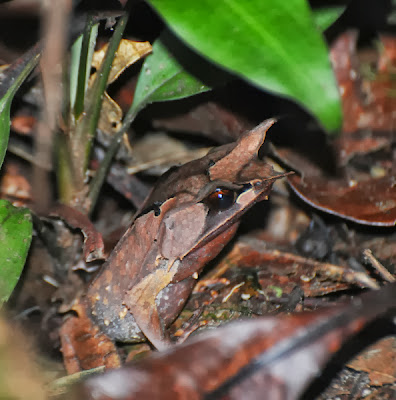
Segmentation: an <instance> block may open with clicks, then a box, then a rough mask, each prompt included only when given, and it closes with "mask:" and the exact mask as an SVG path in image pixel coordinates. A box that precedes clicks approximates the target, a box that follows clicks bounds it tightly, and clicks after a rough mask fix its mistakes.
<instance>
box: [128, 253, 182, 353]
mask: <svg viewBox="0 0 396 400" xmlns="http://www.w3.org/2000/svg"><path fill="white" fill-rule="evenodd" d="M169 262H170V261H169V260H160V261H159V265H158V269H156V270H155V271H153V272H152V273H150V274H148V275H146V276H145V277H144V278H143V279H142V280H141V281H140V282H139V283H137V284H136V285H134V286H133V287H131V288H130V289H128V290H127V293H126V296H125V300H124V305H125V306H126V307H127V308H128V310H129V311H130V312H131V313H132V315H133V317H134V319H135V321H136V323H137V324H138V326H139V328H140V329H141V330H142V332H143V333H144V335H145V336H146V338H147V339H148V340H149V341H150V342H151V343H152V344H153V345H154V346H155V347H156V348H157V349H158V350H164V349H166V348H167V347H169V345H170V339H169V335H168V334H167V333H166V326H165V324H164V321H163V318H161V316H160V312H159V310H158V307H157V302H156V299H157V296H158V294H159V293H160V292H161V291H162V290H163V289H165V288H166V287H167V286H168V285H169V283H170V282H171V281H172V280H173V277H174V275H175V273H176V271H177V266H175V265H174V264H175V263H176V264H178V263H180V261H179V260H176V261H174V262H172V264H173V266H171V267H170V268H169V269H168V265H169ZM161 265H162V266H161Z"/></svg>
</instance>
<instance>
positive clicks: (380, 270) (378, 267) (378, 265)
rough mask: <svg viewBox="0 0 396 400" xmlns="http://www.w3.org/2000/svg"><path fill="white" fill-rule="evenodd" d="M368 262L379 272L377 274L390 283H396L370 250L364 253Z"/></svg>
mask: <svg viewBox="0 0 396 400" xmlns="http://www.w3.org/2000/svg"><path fill="white" fill-rule="evenodd" d="M363 254H364V257H365V258H366V260H367V261H368V262H369V263H370V264H371V265H372V266H373V268H375V269H376V270H377V272H378V273H379V274H380V275H381V276H382V277H383V278H384V279H385V280H386V281H388V282H396V278H395V277H394V276H393V275H392V274H391V273H390V272H389V271H388V270H387V269H386V268H385V267H384V266H383V265H382V264H381V263H380V262H379V261H378V260H377V259H376V258H375V257H374V256H373V253H372V252H371V250H370V249H366V250H364V251H363Z"/></svg>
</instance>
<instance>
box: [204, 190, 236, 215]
mask: <svg viewBox="0 0 396 400" xmlns="http://www.w3.org/2000/svg"><path fill="white" fill-rule="evenodd" d="M236 197H237V193H236V192H235V191H234V190H230V189H223V188H217V189H216V190H215V191H214V192H213V193H211V194H210V195H209V196H208V197H207V198H206V201H205V202H206V203H207V204H208V206H209V207H210V209H211V210H213V211H221V210H226V209H227V208H230V207H231V206H232V205H233V204H234V202H235V200H236Z"/></svg>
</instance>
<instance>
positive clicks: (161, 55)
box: [132, 40, 211, 110]
mask: <svg viewBox="0 0 396 400" xmlns="http://www.w3.org/2000/svg"><path fill="white" fill-rule="evenodd" d="M210 89H211V88H210V87H209V86H206V85H204V84H203V83H202V82H201V81H199V80H198V79H196V78H195V77H194V76H192V75H190V74H189V72H187V71H186V70H185V69H184V68H183V66H182V65H180V64H179V62H178V61H177V60H176V59H175V58H174V57H173V55H172V54H171V53H170V52H169V51H168V50H167V48H166V47H165V46H164V44H163V43H162V41H161V40H157V41H156V42H155V43H154V44H153V51H152V54H150V55H149V56H147V57H146V60H145V61H144V64H143V67H142V70H141V72H140V75H139V79H138V83H137V86H136V90H135V95H134V99H133V104H132V109H133V110H140V109H142V108H143V107H144V106H146V105H147V104H149V103H154V102H156V101H167V100H177V99H182V98H184V97H189V96H192V95H194V94H198V93H202V92H206V91H208V90H210Z"/></svg>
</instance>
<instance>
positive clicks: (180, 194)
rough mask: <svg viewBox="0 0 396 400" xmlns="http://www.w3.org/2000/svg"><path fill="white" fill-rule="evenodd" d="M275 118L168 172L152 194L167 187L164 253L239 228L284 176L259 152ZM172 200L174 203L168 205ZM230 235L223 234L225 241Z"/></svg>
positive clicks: (180, 253)
mask: <svg viewBox="0 0 396 400" xmlns="http://www.w3.org/2000/svg"><path fill="white" fill-rule="evenodd" d="M274 123H275V119H269V120H266V121H264V122H263V123H261V124H260V125H258V126H257V127H256V128H255V129H253V130H251V131H249V132H247V133H245V134H244V135H243V136H241V137H240V138H239V140H238V141H237V142H235V143H232V144H228V145H225V146H221V147H218V148H216V149H214V150H213V151H211V152H210V153H209V154H208V155H206V156H205V157H203V158H201V159H199V160H195V161H192V162H190V163H187V164H184V165H183V166H181V167H180V168H179V169H178V170H177V171H174V172H173V173H170V174H168V175H167V176H165V177H164V180H163V181H162V182H161V184H160V185H159V186H157V188H156V189H155V191H154V192H153V194H152V198H154V199H156V200H158V199H159V197H158V196H159V195H160V194H161V195H163V194H164V193H165V192H167V195H166V196H165V201H163V202H161V204H162V206H161V207H160V209H159V210H160V212H162V210H163V211H164V213H165V214H166V215H162V218H163V220H162V222H163V224H164V227H166V229H164V237H163V238H162V240H161V242H162V246H163V248H162V254H163V256H164V257H166V258H183V257H184V256H186V255H187V254H189V253H191V252H192V250H194V249H197V248H200V247H202V246H203V245H206V244H208V243H209V242H212V243H214V240H215V238H216V237H217V236H219V235H220V234H224V232H226V231H228V232H230V233H231V232H232V233H233V232H235V229H236V226H237V222H238V221H239V219H240V217H241V216H242V215H243V214H244V213H245V212H246V211H247V210H248V209H249V208H250V207H251V206H252V205H253V204H255V203H256V202H258V201H261V200H264V199H267V198H268V194H269V192H270V190H271V187H272V184H273V183H274V181H275V180H276V179H278V178H281V177H283V176H284V175H285V174H284V173H279V172H275V171H274V170H273V168H272V166H271V165H269V164H268V163H265V162H264V161H262V160H260V159H259V157H258V152H259V150H260V147H261V146H262V144H263V142H264V139H265V136H266V132H267V130H268V129H269V127H270V126H272V125H273V124H274ZM156 196H157V197H156ZM167 202H169V203H170V202H172V206H171V207H169V203H168V206H166V203H167ZM161 208H162V210H161ZM223 236H224V235H223ZM229 239H230V238H228V237H227V238H226V237H224V240H223V242H225V243H226V242H227V241H228V240H229ZM219 240H220V239H219ZM220 242H221V240H220ZM219 244H220V245H221V243H219ZM219 251H220V250H219ZM212 258H213V257H212Z"/></svg>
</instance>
